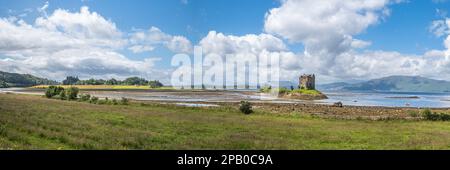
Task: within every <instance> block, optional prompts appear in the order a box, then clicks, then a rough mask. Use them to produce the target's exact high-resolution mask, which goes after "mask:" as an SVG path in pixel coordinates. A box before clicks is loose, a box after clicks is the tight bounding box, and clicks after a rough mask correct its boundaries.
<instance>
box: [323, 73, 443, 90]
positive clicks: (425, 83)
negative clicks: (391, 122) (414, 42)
mask: <svg viewBox="0 0 450 170" xmlns="http://www.w3.org/2000/svg"><path fill="white" fill-rule="evenodd" d="M318 89H321V90H344V91H345V90H347V91H391V92H450V82H448V81H443V80H434V79H429V78H425V77H420V76H390V77H384V78H380V79H373V80H369V81H366V82H361V83H354V84H349V83H332V84H324V85H318Z"/></svg>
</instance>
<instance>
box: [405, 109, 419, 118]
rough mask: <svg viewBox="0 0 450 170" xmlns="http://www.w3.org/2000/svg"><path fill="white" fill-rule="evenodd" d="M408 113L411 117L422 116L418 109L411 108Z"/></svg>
mask: <svg viewBox="0 0 450 170" xmlns="http://www.w3.org/2000/svg"><path fill="white" fill-rule="evenodd" d="M408 115H409V116H411V117H420V114H419V113H418V112H417V111H413V110H409V111H408Z"/></svg>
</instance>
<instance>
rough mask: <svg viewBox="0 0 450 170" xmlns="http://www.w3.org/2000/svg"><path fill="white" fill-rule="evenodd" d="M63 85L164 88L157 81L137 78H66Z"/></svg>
mask: <svg viewBox="0 0 450 170" xmlns="http://www.w3.org/2000/svg"><path fill="white" fill-rule="evenodd" d="M62 84H63V85H139V86H147V85H148V86H150V87H152V88H158V87H162V86H164V85H163V84H162V83H161V82H159V81H158V80H152V81H149V80H146V79H144V78H139V77H129V78H126V79H125V80H117V79H114V78H112V79H108V80H104V79H93V78H91V79H88V80H80V79H79V78H78V77H74V76H68V77H66V79H65V80H63V81H62Z"/></svg>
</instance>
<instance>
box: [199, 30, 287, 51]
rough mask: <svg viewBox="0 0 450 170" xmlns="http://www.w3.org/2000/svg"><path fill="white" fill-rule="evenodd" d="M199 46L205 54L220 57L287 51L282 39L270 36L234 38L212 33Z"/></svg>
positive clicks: (250, 35)
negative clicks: (213, 54) (214, 54)
mask: <svg viewBox="0 0 450 170" xmlns="http://www.w3.org/2000/svg"><path fill="white" fill-rule="evenodd" d="M199 45H200V46H202V47H203V50H204V52H205V53H216V54H219V55H225V54H235V53H245V52H248V53H253V54H259V53H261V52H262V51H264V50H266V51H285V50H287V47H286V45H285V44H284V42H283V41H282V40H281V39H279V38H276V37H274V36H272V35H270V34H260V35H255V34H248V35H244V36H233V35H224V34H223V33H217V32H216V31H210V32H209V33H208V35H207V36H206V37H204V38H203V39H202V40H200V43H199Z"/></svg>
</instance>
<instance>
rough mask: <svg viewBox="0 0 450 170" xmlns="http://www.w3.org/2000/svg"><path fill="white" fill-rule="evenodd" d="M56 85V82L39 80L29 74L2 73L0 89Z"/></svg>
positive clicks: (0, 74)
mask: <svg viewBox="0 0 450 170" xmlns="http://www.w3.org/2000/svg"><path fill="white" fill-rule="evenodd" d="M41 84H45V85H54V84H59V83H58V82H56V81H53V80H48V79H44V78H39V77H36V76H33V75H29V74H18V73H8V72H2V71H0V88H6V87H29V86H35V85H41Z"/></svg>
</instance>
